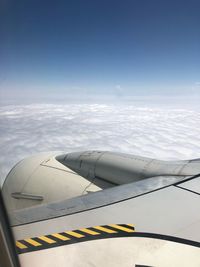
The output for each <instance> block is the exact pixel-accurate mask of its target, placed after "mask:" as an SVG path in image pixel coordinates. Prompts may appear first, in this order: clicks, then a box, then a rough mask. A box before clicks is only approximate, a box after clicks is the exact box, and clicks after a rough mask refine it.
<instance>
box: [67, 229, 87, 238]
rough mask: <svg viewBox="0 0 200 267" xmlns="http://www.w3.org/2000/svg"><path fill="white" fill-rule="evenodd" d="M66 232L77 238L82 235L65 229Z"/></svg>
mask: <svg viewBox="0 0 200 267" xmlns="http://www.w3.org/2000/svg"><path fill="white" fill-rule="evenodd" d="M65 233H66V234H69V235H71V236H74V237H77V238H81V237H84V235H81V234H79V233H76V232H73V231H67V232H65Z"/></svg>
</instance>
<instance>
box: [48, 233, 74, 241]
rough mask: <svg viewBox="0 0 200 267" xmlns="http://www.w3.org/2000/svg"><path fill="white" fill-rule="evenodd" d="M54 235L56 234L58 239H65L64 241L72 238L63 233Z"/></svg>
mask: <svg viewBox="0 0 200 267" xmlns="http://www.w3.org/2000/svg"><path fill="white" fill-rule="evenodd" d="M52 236H55V237H57V238H58V239H60V240H63V241H66V240H70V238H69V237H66V236H64V235H61V234H52Z"/></svg>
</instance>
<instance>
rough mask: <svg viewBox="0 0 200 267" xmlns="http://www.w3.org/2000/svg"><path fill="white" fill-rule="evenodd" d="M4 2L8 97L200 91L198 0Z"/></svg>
mask: <svg viewBox="0 0 200 267" xmlns="http://www.w3.org/2000/svg"><path fill="white" fill-rule="evenodd" d="M0 5H1V8H0V25H1V27H0V36H1V42H0V57H1V60H0V93H1V97H10V96H14V97H16V96H17V95H18V96H20V95H21V96H25V97H26V96H31V95H34V94H36V95H39V96H40V95H43V96H47V95H56V94H57V95H61V96H62V95H67V94H77V95H78V94H80V93H81V94H109V95H110V94H116V95H119V96H121V95H151V94H157V95H163V94H164V95H165V94H168V95H169V94H173V95H174V94H175V95H176V94H179V95H180V94H186V95H187V94H194V95H195V94H199V90H200V15H199V14H200V1H199V0H190V1H178V0H173V1H171V0H170V1H160V0H159V1H156V0H151V1H149V0H125V1H116V0H115V1H114V0H109V1H104V0H101V1H95V0H85V1H82V0H73V1H64V0H63V1H62V0H61V1H37V0H34V1H33V0H29V1H27V0H21V1H12V0H7V1H1V4H0Z"/></svg>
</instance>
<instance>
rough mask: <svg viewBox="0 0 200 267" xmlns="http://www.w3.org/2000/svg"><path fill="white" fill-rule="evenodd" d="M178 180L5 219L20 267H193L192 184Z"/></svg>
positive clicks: (198, 193)
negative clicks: (11, 231) (7, 222)
mask: <svg viewBox="0 0 200 267" xmlns="http://www.w3.org/2000/svg"><path fill="white" fill-rule="evenodd" d="M62 159H63V158H62ZM192 163H194V162H192ZM195 163H196V162H195ZM168 164H169V163H168ZM187 164H188V162H187ZM184 166H186V162H184ZM173 167H174V166H172V168H173ZM174 168H176V169H177V166H176V167H174ZM157 169H158V168H157ZM159 169H160V168H159ZM182 169H183V166H182ZM186 169H187V170H188V167H187V168H186ZM73 171H74V170H73ZM79 174H80V172H79ZM179 174H181V175H178V173H177V174H176V175H166V173H165V175H158V176H153V177H152V176H151V177H149V178H146V179H142V180H141V179H140V180H138V181H134V182H130V183H124V184H121V185H118V186H113V187H108V188H105V189H104V190H100V191H96V192H90V193H87V194H83V195H79V196H75V197H72V198H70V199H64V200H63V199H62V200H59V201H53V202H49V203H45V204H41V205H34V206H32V207H27V208H23V209H18V210H15V211H12V212H11V213H10V216H9V217H10V223H11V226H12V229H13V233H14V237H15V240H16V249H17V253H18V255H19V260H20V263H21V265H22V266H25V267H26V266H39V267H40V266H49V267H51V266H55V265H56V266H60V267H63V266H70V267H71V266H75V267H89V266H97V267H100V266H110V267H118V266H123V267H147V266H150V267H169V266H181V267H184V266H187V267H188V266H192V267H197V266H198V267H199V266H200V231H199V228H200V213H199V212H198V210H199V207H200V189H199V188H200V177H199V175H198V174H197V175H188V174H187V175H184V173H183V172H182V173H180V169H179ZM122 179H123V178H122ZM128 179H129V178H128ZM117 180H118V178H117ZM112 182H113V179H112Z"/></svg>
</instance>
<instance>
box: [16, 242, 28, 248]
mask: <svg viewBox="0 0 200 267" xmlns="http://www.w3.org/2000/svg"><path fill="white" fill-rule="evenodd" d="M16 246H17V247H18V248H20V249H24V248H27V246H25V245H24V244H22V243H20V242H19V241H16Z"/></svg>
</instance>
